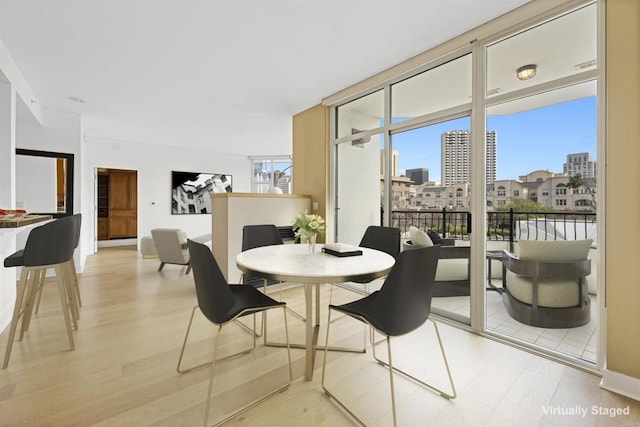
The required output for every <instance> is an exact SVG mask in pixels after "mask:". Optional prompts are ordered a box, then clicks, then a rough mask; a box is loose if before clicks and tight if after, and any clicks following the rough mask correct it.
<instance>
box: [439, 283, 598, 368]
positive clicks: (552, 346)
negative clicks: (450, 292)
mask: <svg viewBox="0 0 640 427" xmlns="http://www.w3.org/2000/svg"><path fill="white" fill-rule="evenodd" d="M590 297H591V321H590V322H589V323H588V324H586V325H584V326H580V327H577V328H566V329H545V328H537V327H535V326H529V325H525V324H523V323H520V322H518V321H517V320H515V319H513V318H512V317H511V316H510V315H509V313H507V310H506V309H505V307H504V305H503V303H502V297H501V295H500V294H499V293H497V292H493V291H488V292H487V308H486V315H487V323H486V325H487V330H488V331H490V332H495V333H497V334H500V335H502V336H504V337H506V338H513V339H516V340H518V341H522V342H523V343H526V344H533V345H535V346H540V347H542V348H543V349H548V350H553V351H556V352H559V353H562V354H565V355H567V356H570V357H573V358H576V359H579V360H582V361H585V362H588V363H593V364H595V363H596V353H597V337H598V334H597V330H598V300H597V297H596V296H595V295H590ZM433 308H434V309H437V310H438V311H440V310H442V311H446V312H450V313H454V314H456V315H459V316H463V317H467V318H468V317H470V301H469V297H446V298H434V299H433Z"/></svg>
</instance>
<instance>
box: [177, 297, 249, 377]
mask: <svg viewBox="0 0 640 427" xmlns="http://www.w3.org/2000/svg"><path fill="white" fill-rule="evenodd" d="M197 309H198V306H197V305H196V306H195V307H193V310H191V316H190V317H189V325H188V326H187V333H186V334H185V336H184V341H183V342H182V348H181V349H180V357H179V358H178V366H177V367H176V371H178V373H180V374H186V373H187V372H191V371H193V370H194V369H198V368H203V367H205V366H209V365H210V364H211V363H212V362H205V363H201V364H200V365H196V366H191V367H189V368H186V369H182V368H181V364H182V357H183V356H184V350H185V348H186V346H187V340H188V339H189V332H190V331H191V325H192V323H193V316H194V315H195V313H196V310H197ZM254 322H255V319H254ZM237 323H239V322H237ZM254 327H255V326H254ZM255 348H256V338H255V336H254V337H253V346H252V347H251V348H249V349H247V350H242V351H240V352H237V353H234V354H230V355H229V356H225V357H223V358H222V359H220V360H226V359H231V358H232V357H236V356H240V355H243V354H248V353H250V352H251V351H252V350H253V349H255ZM220 360H218V361H220Z"/></svg>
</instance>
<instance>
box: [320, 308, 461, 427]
mask: <svg viewBox="0 0 640 427" xmlns="http://www.w3.org/2000/svg"><path fill="white" fill-rule="evenodd" d="M331 311H332V310H331V309H329V317H328V319H327V337H326V340H325V349H327V348H328V347H329V330H330V328H331ZM430 320H431V319H430ZM431 322H432V323H433V326H434V328H435V331H436V337H437V338H438V344H439V345H440V351H441V353H442V357H443V360H444V365H445V368H446V370H447V375H448V377H449V383H450V385H451V390H452V393H447V392H445V391H442V390H440V389H438V388H436V387H434V386H432V385H430V384H427V383H425V382H424V381H422V380H420V379H418V378H416V377H414V376H412V375H410V374H408V373H406V372H404V371H402V370H400V369H398V368H396V367H394V366H393V359H392V355H391V337H389V336H386V339H385V340H386V341H387V354H388V356H387V357H388V358H389V362H388V363H387V362H385V361H383V360H381V359H379V358H378V357H377V356H376V349H375V344H374V345H373V357H374V359H375V360H376V361H377V362H378V363H379V364H380V365H383V366H385V367H387V368H388V369H389V385H390V390H391V408H392V414H393V425H394V426H396V425H397V415H396V401H395V400H396V398H395V386H394V381H393V373H394V372H397V373H399V374H401V375H403V376H404V377H406V378H408V379H410V380H412V381H414V382H416V383H417V384H419V385H421V386H423V387H425V388H427V389H429V390H432V391H435V392H437V393H439V394H440V395H441V396H442V397H445V398H447V399H455V398H456V396H457V393H456V388H455V385H454V384H453V378H452V377H451V371H450V369H449V362H448V361H447V356H446V354H445V352H444V347H443V345H442V339H441V337H440V332H439V331H438V325H437V324H436V322H435V321H434V320H431ZM373 334H374V331H373V328H371V341H372V342H374V338H373ZM326 367H327V352H326V351H325V354H324V361H323V363H322V389H323V390H324V392H325V394H326V395H327V396H328V397H329V398H331V399H333V400H334V401H335V402H336V403H337V404H338V405H339V406H340V407H341V408H342V409H343V410H344V411H345V412H347V413H348V414H349V415H350V416H351V417H352V418H353V419H354V420H356V421H357V422H358V423H359V424H360V425H362V426H364V425H365V424H364V422H363V421H362V420H361V419H360V418H358V417H357V416H356V415H355V414H354V413H353V412H352V411H351V410H350V409H349V408H347V407H346V405H345V404H344V403H342V402H341V401H340V400H339V399H338V398H337V397H336V396H335V395H334V394H333V393H331V391H329V390H328V389H327V387H326V386H325V372H326Z"/></svg>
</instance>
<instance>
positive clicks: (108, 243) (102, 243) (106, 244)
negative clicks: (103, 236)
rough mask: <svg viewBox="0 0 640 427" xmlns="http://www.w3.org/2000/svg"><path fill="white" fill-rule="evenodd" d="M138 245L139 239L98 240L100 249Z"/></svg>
mask: <svg viewBox="0 0 640 427" xmlns="http://www.w3.org/2000/svg"><path fill="white" fill-rule="evenodd" d="M137 244H138V239H136V238H135V237H134V238H131V239H113V240H98V248H110V247H113V246H135V245H137Z"/></svg>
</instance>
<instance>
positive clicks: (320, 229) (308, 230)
mask: <svg viewBox="0 0 640 427" xmlns="http://www.w3.org/2000/svg"><path fill="white" fill-rule="evenodd" d="M293 229H294V231H295V236H296V237H298V238H300V240H301V241H304V242H307V245H308V249H309V253H310V254H313V253H315V251H316V239H317V237H318V234H324V233H325V231H326V224H325V222H324V219H323V218H322V217H321V216H320V215H316V214H308V213H307V212H304V213H303V212H300V213H298V216H297V217H296V220H295V222H294V223H293Z"/></svg>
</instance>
